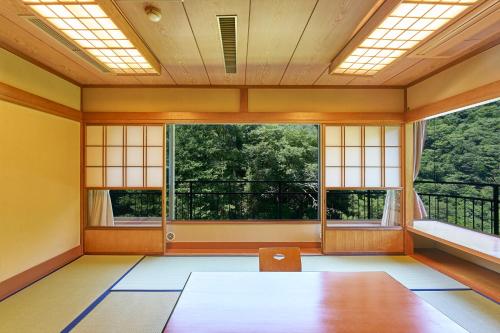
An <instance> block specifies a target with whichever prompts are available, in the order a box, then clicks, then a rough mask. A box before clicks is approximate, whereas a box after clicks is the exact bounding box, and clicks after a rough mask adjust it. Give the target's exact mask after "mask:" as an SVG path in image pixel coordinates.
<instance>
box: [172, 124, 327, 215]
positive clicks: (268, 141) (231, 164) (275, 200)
mask: <svg viewBox="0 0 500 333" xmlns="http://www.w3.org/2000/svg"><path fill="white" fill-rule="evenodd" d="M318 143H319V140H318V127H317V126H315V125H175V170H174V172H172V174H175V176H173V177H174V179H175V199H174V200H175V204H174V205H173V206H174V209H175V214H174V216H173V219H176V220H213V221H215V220H317V219H318V188H319V187H318V152H319V146H318ZM170 207H172V206H170Z"/></svg>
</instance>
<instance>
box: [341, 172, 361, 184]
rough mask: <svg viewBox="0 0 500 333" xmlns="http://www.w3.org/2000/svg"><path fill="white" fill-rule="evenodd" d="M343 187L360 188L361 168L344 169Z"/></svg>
mask: <svg viewBox="0 0 500 333" xmlns="http://www.w3.org/2000/svg"><path fill="white" fill-rule="evenodd" d="M344 174H345V176H344V182H345V183H344V186H345V187H360V186H361V168H360V167H345V169H344Z"/></svg>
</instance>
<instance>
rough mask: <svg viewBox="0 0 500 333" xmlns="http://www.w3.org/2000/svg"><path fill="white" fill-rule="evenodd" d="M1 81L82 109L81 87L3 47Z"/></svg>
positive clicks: (1, 51)
mask: <svg viewBox="0 0 500 333" xmlns="http://www.w3.org/2000/svg"><path fill="white" fill-rule="evenodd" d="M0 82H2V83H6V84H8V85H10V86H13V87H16V88H19V89H22V90H25V91H27V92H30V93H32V94H35V95H38V96H41V97H44V98H47V99H50V100H52V101H54V102H57V103H61V104H63V105H66V106H69V107H72V108H74V109H77V110H80V87H78V86H76V85H74V84H72V83H70V82H68V81H66V80H64V79H62V78H60V77H59V76H57V75H54V74H52V73H49V72H47V71H46V70H44V69H42V68H40V67H37V66H35V65H33V64H32V63H30V62H28V61H26V60H24V59H22V58H19V57H18V56H16V55H14V54H12V53H10V52H8V51H6V50H4V49H2V48H0Z"/></svg>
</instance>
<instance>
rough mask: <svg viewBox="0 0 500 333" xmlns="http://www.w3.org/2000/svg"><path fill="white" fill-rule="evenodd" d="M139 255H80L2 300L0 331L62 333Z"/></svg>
mask: <svg viewBox="0 0 500 333" xmlns="http://www.w3.org/2000/svg"><path fill="white" fill-rule="evenodd" d="M140 258H141V257H140V256H84V257H81V258H79V259H78V260H76V261H74V262H72V263H71V264H69V265H67V266H65V267H63V268H61V269H60V270H58V271H56V272H54V273H52V274H50V275H49V276H47V277H45V278H44V279H42V280H40V281H38V282H36V283H35V284H33V285H31V286H29V287H27V288H25V289H23V290H21V291H20V292H18V293H17V294H15V295H13V296H11V297H9V298H7V299H5V300H4V301H2V302H0V332H2V333H13V332H60V331H61V330H62V329H63V328H65V327H66V325H68V324H69V323H70V322H71V321H72V320H73V319H75V317H76V316H78V315H79V314H80V313H81V312H82V311H83V310H84V309H85V308H86V307H87V306H88V305H89V304H90V303H92V301H94V300H95V299H96V298H97V297H99V296H100V295H101V294H102V293H103V292H104V291H105V290H106V289H108V288H109V287H110V286H111V285H112V284H113V283H114V282H115V281H117V280H118V279H119V278H120V277H121V276H122V275H123V274H125V273H126V272H127V270H128V269H130V268H131V267H132V266H133V265H134V264H135V263H136V262H137V261H138V260H139V259H140Z"/></svg>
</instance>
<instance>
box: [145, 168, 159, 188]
mask: <svg viewBox="0 0 500 333" xmlns="http://www.w3.org/2000/svg"><path fill="white" fill-rule="evenodd" d="M146 179H147V184H146V186H148V187H161V186H162V183H163V168H162V167H147V168H146Z"/></svg>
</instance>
